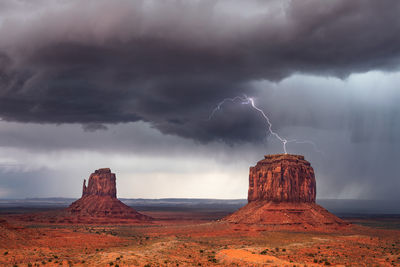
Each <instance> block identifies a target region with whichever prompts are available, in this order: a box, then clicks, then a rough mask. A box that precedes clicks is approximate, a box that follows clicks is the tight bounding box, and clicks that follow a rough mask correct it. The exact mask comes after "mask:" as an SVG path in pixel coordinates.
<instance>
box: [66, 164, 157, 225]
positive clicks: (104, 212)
mask: <svg viewBox="0 0 400 267" xmlns="http://www.w3.org/2000/svg"><path fill="white" fill-rule="evenodd" d="M115 180H116V178H115V174H114V173H111V170H110V169H108V168H105V169H99V170H96V171H95V172H94V173H92V174H91V175H90V177H89V182H88V186H86V180H84V182H83V190H82V197H81V198H80V199H78V200H77V201H75V202H74V203H72V204H71V205H70V206H69V207H68V208H67V210H66V212H67V214H68V215H71V216H72V218H68V220H72V221H76V218H77V217H78V218H79V220H78V221H82V222H87V221H89V222H96V221H99V220H100V221H102V222H106V221H107V220H110V221H114V222H115V219H123V220H137V221H142V220H150V219H151V218H150V217H149V216H146V215H143V214H140V213H139V212H137V211H136V210H134V209H132V208H131V207H129V206H127V205H125V204H124V203H122V202H121V201H120V200H118V199H117V190H116V183H115Z"/></svg>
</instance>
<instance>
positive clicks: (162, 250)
mask: <svg viewBox="0 0 400 267" xmlns="http://www.w3.org/2000/svg"><path fill="white" fill-rule="evenodd" d="M26 212H29V210H28V211H26ZM142 213H144V214H147V215H150V216H152V217H154V218H157V220H156V221H155V222H153V223H151V224H146V225H132V224H131V225H68V224H65V225H54V224H43V223H42V224H35V223H32V222H22V221H20V220H17V219H16V218H17V217H16V216H14V215H13V214H12V212H11V213H10V214H6V215H4V214H2V217H3V218H5V219H7V221H8V222H9V223H10V225H13V226H18V227H16V228H13V229H10V230H7V232H3V235H2V236H1V243H0V253H1V254H0V255H1V258H0V265H2V266H42V265H45V266H320V265H335V266H400V218H398V217H397V218H396V217H393V218H390V217H389V218H387V217H386V218H378V217H376V218H372V219H371V218H357V219H347V220H348V221H351V222H353V226H352V227H350V228H349V229H345V230H340V231H333V232H328V233H322V232H296V231H276V230H275V231H274V230H265V229H263V227H255V226H245V225H235V224H228V223H225V222H221V221H218V219H219V218H222V217H223V216H224V215H226V214H224V212H215V211H205V210H202V211H199V212H195V211H154V210H153V211H142Z"/></svg>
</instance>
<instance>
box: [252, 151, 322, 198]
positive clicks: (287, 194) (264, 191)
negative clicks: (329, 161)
mask: <svg viewBox="0 0 400 267" xmlns="http://www.w3.org/2000/svg"><path fill="white" fill-rule="evenodd" d="M315 196H316V183H315V177H314V170H313V168H312V167H311V165H310V163H309V162H308V161H306V160H305V159H304V157H303V156H299V155H289V154H278V155H268V156H265V158H264V159H263V160H261V161H259V162H258V163H257V165H256V166H254V167H250V175H249V192H248V198H247V199H248V201H249V202H251V201H257V200H266V201H273V202H296V203H301V202H309V203H314V202H315Z"/></svg>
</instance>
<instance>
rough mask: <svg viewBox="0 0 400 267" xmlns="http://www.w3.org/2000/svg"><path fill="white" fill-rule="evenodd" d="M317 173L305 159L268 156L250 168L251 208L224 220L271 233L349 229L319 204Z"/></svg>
mask: <svg viewBox="0 0 400 267" xmlns="http://www.w3.org/2000/svg"><path fill="white" fill-rule="evenodd" d="M315 195H316V182H315V177H314V170H313V168H312V167H311V165H310V163H309V162H308V161H306V160H305V159H304V157H303V156H299V155H289V154H278V155H268V156H265V159H263V160H261V161H259V162H258V163H257V165H256V166H254V167H250V175H249V191H248V204H247V205H246V206H244V207H243V208H241V209H239V210H238V211H236V212H235V213H233V214H231V215H229V216H227V217H225V218H224V220H225V221H228V222H232V223H243V224H253V225H264V226H267V228H271V229H302V230H306V229H308V230H327V229H328V228H330V229H335V228H338V227H341V226H345V225H347V223H346V222H344V221H342V220H341V219H339V218H338V217H336V216H335V215H333V214H331V213H329V212H328V211H327V210H326V209H324V208H322V207H321V206H319V205H317V204H315Z"/></svg>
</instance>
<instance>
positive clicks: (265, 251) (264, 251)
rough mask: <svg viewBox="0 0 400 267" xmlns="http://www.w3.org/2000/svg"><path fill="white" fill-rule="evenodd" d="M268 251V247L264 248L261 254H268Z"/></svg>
mask: <svg viewBox="0 0 400 267" xmlns="http://www.w3.org/2000/svg"><path fill="white" fill-rule="evenodd" d="M267 252H268V249H264V250H263V251H261V252H260V254H261V255H266V254H267Z"/></svg>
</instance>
